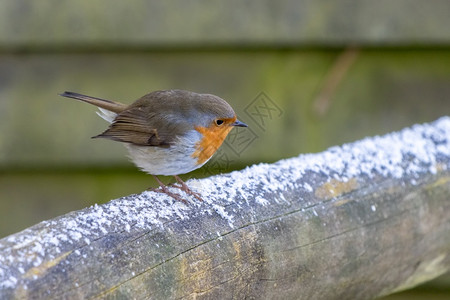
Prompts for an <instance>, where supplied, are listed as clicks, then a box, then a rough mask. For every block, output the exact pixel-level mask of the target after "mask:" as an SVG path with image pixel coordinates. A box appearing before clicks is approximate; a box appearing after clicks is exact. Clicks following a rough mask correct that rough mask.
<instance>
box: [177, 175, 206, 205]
mask: <svg viewBox="0 0 450 300" xmlns="http://www.w3.org/2000/svg"><path fill="white" fill-rule="evenodd" d="M173 177H175V180H176V181H177V182H178V183H179V184H181V186H178V185H175V184H174V185H173V186H174V187H176V188H179V189H180V190H182V191H183V192H185V193H186V194H188V195H191V196H194V197H195V198H197V199H198V200H200V201H203V199H202V197H201V195H200V194H199V193H196V192H194V191H192V190H191V189H190V188H189V187H188V186H187V184H186V183H185V182H184V181H183V180H182V179H181V178H180V177H179V176H178V175H174V176H173Z"/></svg>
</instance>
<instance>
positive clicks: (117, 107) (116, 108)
mask: <svg viewBox="0 0 450 300" xmlns="http://www.w3.org/2000/svg"><path fill="white" fill-rule="evenodd" d="M60 96H63V97H67V98H73V99H76V100H80V101H84V102H87V103H89V104H92V105H95V106H97V107H100V108H103V109H106V110H108V111H111V112H114V113H116V114H118V113H120V112H122V111H124V110H125V108H127V106H128V105H126V104H123V103H120V102H115V101H111V100H106V99H100V98H96V97H91V96H86V95H82V94H78V93H74V92H64V93H62V94H60ZM102 118H103V117H102ZM104 119H105V118H104ZM105 120H107V119H105Z"/></svg>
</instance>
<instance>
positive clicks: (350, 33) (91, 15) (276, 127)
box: [0, 0, 450, 299]
mask: <svg viewBox="0 0 450 300" xmlns="http://www.w3.org/2000/svg"><path fill="white" fill-rule="evenodd" d="M125 3H126V4H125ZM448 12H450V2H448V1H444V0H437V1H433V2H429V3H428V2H427V3H426V4H425V2H423V1H420V0H417V1H416V0H413V1H406V0H399V1H387V0H382V1H368V0H364V1H347V0H340V1H334V2H332V3H330V2H329V1H289V0H282V1H269V0H265V1H246V2H242V1H237V0H232V1H201V0H195V1H181V0H176V1H164V2H162V1H161V2H159V1H131V2H114V3H112V2H110V1H106V0H102V1H95V2H92V1H78V2H73V1H46V2H45V3H44V2H37V1H25V0H16V1H3V2H2V3H0V237H3V236H6V235H8V234H11V233H14V232H17V231H19V230H22V229H24V228H26V227H28V226H30V225H33V224H35V223H37V222H39V221H42V220H44V219H49V218H53V217H56V216H58V215H61V214H64V213H67V212H69V211H72V210H76V209H81V208H83V207H86V206H89V205H92V204H94V203H104V202H107V201H109V200H110V199H114V198H118V197H121V196H125V195H128V194H132V193H139V192H141V191H142V190H144V189H146V188H148V187H150V186H155V182H153V180H152V178H151V176H148V175H146V174H143V173H141V172H139V171H138V170H137V169H136V168H135V167H134V166H133V165H132V164H131V163H130V162H128V159H127V158H126V151H125V149H124V147H123V146H121V145H120V144H119V143H114V142H111V141H106V140H91V139H90V137H91V136H93V135H96V134H98V133H100V132H102V131H103V130H104V129H105V128H106V126H107V124H106V123H105V122H104V121H103V120H101V119H100V118H98V117H97V116H96V114H95V113H94V112H95V108H94V107H92V106H89V105H87V104H83V103H80V102H77V101H73V100H70V99H66V98H62V97H59V96H58V95H57V94H58V93H61V92H63V91H65V90H68V91H75V92H80V93H85V94H88V95H92V96H97V97H101V98H106V99H112V100H118V101H121V102H125V103H130V102H132V101H134V100H136V99H137V98H139V97H140V96H142V95H144V94H146V93H148V92H150V91H154V90H159V89H173V88H178V89H188V90H192V91H197V92H207V93H213V94H216V95H218V96H220V97H222V98H224V99H226V100H227V101H228V102H229V103H230V104H231V105H232V106H233V107H234V108H235V111H236V112H237V113H238V115H239V118H240V119H242V120H243V121H245V122H247V123H248V124H249V125H250V129H249V130H248V131H247V132H244V133H242V132H239V135H238V136H237V137H236V135H235V136H234V137H229V139H228V140H227V143H226V144H225V145H224V146H223V147H222V149H221V151H220V152H219V153H218V154H217V155H216V157H215V159H213V160H212V161H211V162H210V163H208V164H207V165H206V166H205V167H204V168H202V169H200V170H197V171H195V172H193V173H191V174H187V175H185V176H184V178H185V179H187V178H189V177H197V178H198V177H204V176H208V175H210V174H214V173H220V172H227V171H230V170H234V169H240V168H243V167H245V166H247V165H251V164H253V163H258V162H274V161H276V160H279V159H282V158H286V157H292V156H296V155H298V154H300V153H308V152H319V151H323V150H325V149H326V148H328V147H331V146H334V145H339V144H342V143H346V142H352V141H355V140H358V139H361V138H363V137H365V136H373V135H381V134H385V133H388V132H391V131H395V130H399V129H401V128H403V127H406V126H411V125H413V124H415V123H423V122H429V121H433V120H435V119H437V118H439V117H440V116H444V115H450V51H449V50H450V18H448ZM348 55H353V58H352V59H351V60H350V61H346V57H348ZM339 72H340V73H339ZM324 94H325V95H326V99H325V101H324V102H321V100H320V96H321V95H324ZM262 99H263V100H264V101H266V102H267V103H268V105H269V106H268V107H269V108H272V109H273V110H272V111H269V110H267V107H266V108H264V107H260V106H261V103H262V102H261V101H262ZM321 104H322V105H321ZM255 107H259V109H260V112H262V113H263V116H256V115H254V114H253V115H252V113H253V112H255V110H254V109H255ZM318 107H321V110H320V109H318ZM167 180H170V178H166V181H167ZM446 278H447V279H446ZM448 282H449V280H448V276H447V277H445V276H444V277H442V278H440V279H438V280H437V281H434V282H433V283H430V284H428V285H426V286H425V287H420V288H419V289H416V290H414V291H412V292H411V291H410V292H406V293H403V294H398V295H395V296H391V297H392V299H394V298H399V297H402V295H404V297H409V298H408V299H411V297H415V298H417V299H422V298H423V299H424V297H429V296H430V295H432V296H433V297H434V298H433V299H439V297H445V296H447V297H448V289H449V286H450V284H449V283H448ZM427 299H429V298H427Z"/></svg>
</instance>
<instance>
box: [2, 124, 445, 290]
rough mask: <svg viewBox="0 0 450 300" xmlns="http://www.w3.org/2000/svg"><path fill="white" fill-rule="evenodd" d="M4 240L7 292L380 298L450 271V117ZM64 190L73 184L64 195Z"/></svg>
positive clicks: (112, 205)
mask: <svg viewBox="0 0 450 300" xmlns="http://www.w3.org/2000/svg"><path fill="white" fill-rule="evenodd" d="M188 185H189V186H190V187H191V188H192V189H193V190H196V191H198V192H201V193H202V195H203V198H204V199H205V201H204V202H199V201H197V200H195V199H190V198H189V200H190V204H189V205H184V204H183V203H180V202H175V201H174V200H173V199H171V198H169V197H167V196H165V195H161V194H156V193H154V192H143V193H141V194H136V195H130V196H128V197H125V198H121V199H116V200H113V201H111V202H109V203H107V204H104V205H95V206H92V207H89V208H86V209H83V210H80V211H76V212H71V213H68V214H66V215H63V216H60V217H58V218H55V219H53V220H49V221H44V222H41V223H39V224H37V225H35V226H32V227H30V228H28V229H26V230H24V231H22V232H19V233H16V234H13V235H11V236H8V237H5V238H3V239H1V240H0V298H1V299H60V298H63V299H77V298H86V299H92V298H128V299H144V298H146V299H174V298H177V299H193V298H196V297H199V298H202V299H231V298H233V299H243V298H258V299H261V298H263V299H264V298H266V299H368V298H375V297H378V296H381V295H386V294H389V293H392V292H394V291H398V290H402V289H406V288H409V287H412V286H414V285H417V284H419V283H422V282H425V281H427V280H429V279H432V278H434V277H436V276H439V275H440V274H443V273H444V272H446V271H448V270H449V269H450V213H449V211H450V118H448V117H444V118H441V119H439V120H437V121H435V122H433V123H430V124H424V125H415V126H413V127H412V128H406V129H404V130H402V131H400V132H396V133H391V134H388V135H386V136H383V137H373V138H366V139H364V140H361V141H358V142H355V143H352V144H346V145H343V146H341V147H334V148H331V149H329V150H327V151H325V152H322V153H318V154H307V155H300V156H299V157H295V158H290V159H285V160H281V161H279V162H277V163H274V164H259V165H254V166H251V167H248V168H246V169H244V170H242V171H236V172H232V173H229V174H223V175H217V176H213V177H210V178H206V179H202V180H190V181H188ZM61 198H64V195H61Z"/></svg>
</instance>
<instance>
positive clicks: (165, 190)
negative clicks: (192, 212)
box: [152, 175, 188, 204]
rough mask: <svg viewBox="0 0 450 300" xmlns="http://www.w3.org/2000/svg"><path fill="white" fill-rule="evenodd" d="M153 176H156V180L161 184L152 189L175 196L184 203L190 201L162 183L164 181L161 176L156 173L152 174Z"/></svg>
mask: <svg viewBox="0 0 450 300" xmlns="http://www.w3.org/2000/svg"><path fill="white" fill-rule="evenodd" d="M152 176H153V177H154V178H155V180H156V181H157V182H158V184H159V188H156V189H152V191H155V192H162V193H164V194H166V195H168V196H170V197H172V198H174V199H175V200H178V201H181V202H183V203H185V204H188V202H187V201H186V200H185V199H183V198H182V197H181V195H178V194H175V193H172V192H171V191H169V189H168V188H167V186H166V185H165V184H164V183H162V181H161V180H159V178H158V177H157V176H156V175H152Z"/></svg>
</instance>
